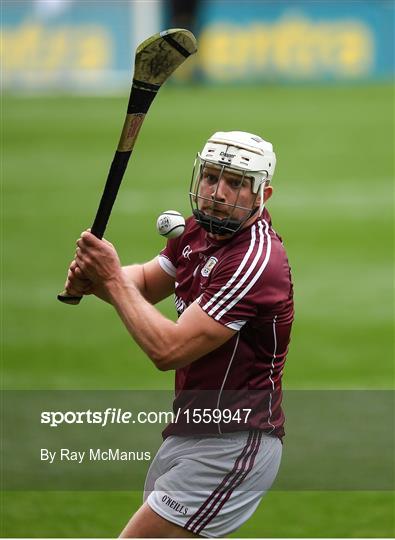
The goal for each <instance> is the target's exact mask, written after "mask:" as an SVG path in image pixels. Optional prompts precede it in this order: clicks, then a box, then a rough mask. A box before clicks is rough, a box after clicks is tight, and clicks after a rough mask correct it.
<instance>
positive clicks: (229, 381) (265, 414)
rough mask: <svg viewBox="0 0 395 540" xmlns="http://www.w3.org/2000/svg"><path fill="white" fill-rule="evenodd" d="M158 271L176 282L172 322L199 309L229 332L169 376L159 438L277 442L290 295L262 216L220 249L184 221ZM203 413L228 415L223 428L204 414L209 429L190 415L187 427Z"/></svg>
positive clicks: (284, 263) (285, 269)
mask: <svg viewBox="0 0 395 540" xmlns="http://www.w3.org/2000/svg"><path fill="white" fill-rule="evenodd" d="M159 263H160V265H161V267H162V268H163V269H164V270H165V271H166V272H167V273H168V274H170V275H171V276H173V277H174V278H175V305H176V310H177V312H178V314H179V315H181V313H182V312H183V311H184V310H185V309H186V308H187V307H188V306H189V305H190V304H192V302H198V303H199V305H200V307H201V308H202V309H203V310H204V311H205V312H206V313H207V315H208V316H210V317H212V318H213V319H214V320H215V321H217V322H219V323H220V324H223V325H225V326H227V327H229V328H231V329H234V330H236V333H235V335H234V336H233V337H232V338H231V339H230V340H228V341H227V342H226V343H225V344H224V345H222V346H221V347H219V348H218V349H216V350H215V351H212V352H211V353H209V354H207V355H205V356H203V357H201V358H199V359H198V360H196V361H195V362H192V363H191V364H189V365H188V366H186V367H184V368H180V369H177V370H176V379H175V391H176V395H175V400H174V413H175V414H176V417H177V418H176V420H175V421H174V422H173V423H171V424H170V425H169V426H167V428H166V429H165V430H164V432H163V434H164V436H165V437H166V436H168V435H186V434H192V433H218V432H219V433H222V432H226V431H228V432H229V431H238V430H248V429H260V430H263V431H265V432H267V433H272V434H273V435H277V436H278V437H280V438H281V437H282V436H283V434H284V430H283V424H284V414H283V411H282V409H281V399H282V392H281V377H282V373H283V368H284V363H285V359H286V354H287V351H288V344H289V341H290V333H291V326H292V321H293V290H292V282H291V274H290V268H289V264H288V259H287V255H286V253H285V249H284V246H283V244H282V241H281V238H280V237H279V236H278V235H277V234H276V232H275V231H274V230H273V229H272V226H271V220H270V216H269V213H268V212H267V210H265V211H264V213H263V215H262V217H261V218H258V219H257V221H255V223H253V224H252V225H251V226H249V227H247V228H246V229H243V230H241V231H240V232H239V233H237V234H235V235H234V236H232V237H231V238H230V239H226V240H220V241H218V240H213V239H211V238H210V237H209V236H208V233H207V232H206V231H205V230H204V229H202V228H201V227H200V226H199V225H198V224H197V223H196V222H195V220H194V218H189V219H188V220H187V222H186V227H185V231H184V234H183V235H182V236H180V237H179V238H176V239H172V240H169V241H168V243H167V246H166V247H165V249H164V250H163V251H162V252H161V254H160V255H159ZM204 408H206V409H208V410H209V411H212V410H214V409H216V410H218V409H219V410H225V409H227V410H230V411H232V413H234V414H233V417H232V418H231V421H229V417H228V416H226V415H225V416H226V418H225V416H224V418H219V417H218V416H217V415H214V414H212V413H211V412H209V413H207V414H208V416H207V417H206V419H207V420H210V418H211V421H210V422H209V421H207V422H204V421H202V420H201V421H199V415H198V414H197V415H195V420H197V422H194V421H193V419H192V414H193V411H194V410H195V409H201V411H200V412H203V411H202V409H204ZM187 409H189V413H188V412H186V410H187ZM244 409H246V410H248V409H250V413H248V415H247V413H246V412H245V411H244V412H243V410H244ZM237 411H239V413H237ZM246 416H248V418H247V419H246V418H245V417H246ZM214 417H215V418H214ZM238 417H239V419H238Z"/></svg>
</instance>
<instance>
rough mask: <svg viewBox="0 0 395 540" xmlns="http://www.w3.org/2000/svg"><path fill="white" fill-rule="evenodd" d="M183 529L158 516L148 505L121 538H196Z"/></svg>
mask: <svg viewBox="0 0 395 540" xmlns="http://www.w3.org/2000/svg"><path fill="white" fill-rule="evenodd" d="M196 537H197V535H196V534H193V533H191V532H189V531H187V530H186V529H184V528H183V527H180V526H179V525H176V524H175V523H171V522H170V521H167V519H164V518H163V517H161V516H159V515H158V514H156V513H155V512H154V511H153V510H152V509H151V508H150V507H149V506H148V504H147V503H144V504H143V506H141V507H140V508H139V510H138V511H137V512H136V513H135V514H134V516H133V517H132V518H131V519H130V520H129V522H128V524H127V525H126V527H125V528H124V530H123V531H122V532H121V534H120V538H196Z"/></svg>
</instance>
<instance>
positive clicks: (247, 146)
mask: <svg viewBox="0 0 395 540" xmlns="http://www.w3.org/2000/svg"><path fill="white" fill-rule="evenodd" d="M206 164H209V165H213V166H214V167H216V168H219V169H220V171H221V173H220V175H222V174H223V172H224V171H229V172H232V173H233V174H237V175H238V174H240V175H241V176H242V177H243V178H244V177H247V178H251V189H252V192H253V193H255V200H256V199H257V197H258V195H259V196H260V201H261V202H260V205H257V206H255V204H253V206H252V207H251V208H243V207H241V206H239V205H238V204H237V201H236V203H235V204H234V205H233V209H231V211H230V214H229V216H228V217H226V218H225V219H219V218H218V217H213V216H211V215H207V214H205V213H204V212H203V211H202V210H201V207H200V204H199V202H201V201H203V199H204V197H202V196H201V195H200V182H201V179H202V171H203V169H204V167H205V166H206ZM275 167H276V155H275V153H274V152H273V145H272V144H271V143H270V142H267V141H264V140H263V139H262V138H261V137H259V136H258V135H253V134H252V133H246V132H244V131H227V132H224V131H217V132H216V133H214V135H212V136H211V137H210V138H209V139H208V141H207V143H206V144H205V146H204V148H203V150H202V151H201V152H200V153H198V154H197V158H196V160H195V166H194V170H193V174H192V180H191V187H190V192H189V195H190V201H191V206H192V211H193V214H194V216H195V219H196V221H197V222H198V223H199V224H200V225H201V226H202V227H203V228H204V229H206V230H207V231H209V232H211V233H214V234H219V235H224V234H225V235H226V234H234V233H235V232H237V231H238V230H240V229H241V227H242V225H243V224H244V223H245V222H246V221H247V220H248V219H249V218H250V217H251V216H252V215H253V214H254V213H255V212H256V211H257V210H259V213H262V211H263V208H264V197H263V191H264V187H265V185H267V184H268V183H269V182H270V181H271V180H272V178H273V174H274V169H275ZM218 183H219V181H218ZM215 197H216V195H215ZM215 197H214V199H213V201H214V202H215ZM226 206H228V207H229V206H232V205H226ZM235 208H241V209H242V210H244V212H245V217H244V218H243V219H242V220H237V219H234V218H233V213H234V210H235Z"/></svg>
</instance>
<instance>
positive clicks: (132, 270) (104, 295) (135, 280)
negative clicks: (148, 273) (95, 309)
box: [94, 264, 146, 304]
mask: <svg viewBox="0 0 395 540" xmlns="http://www.w3.org/2000/svg"><path fill="white" fill-rule="evenodd" d="M122 274H123V276H124V279H125V281H126V283H130V284H133V285H134V286H135V287H136V288H137V290H138V291H139V292H140V294H142V295H143V296H144V298H146V287H145V279H144V271H143V267H142V265H140V264H134V265H129V266H123V267H122ZM94 294H95V296H97V297H98V298H100V299H101V300H104V302H107V303H109V304H112V299H111V298H110V296H109V294H108V291H107V289H106V288H105V287H103V286H101V285H99V286H97V287H96V288H95V290H94Z"/></svg>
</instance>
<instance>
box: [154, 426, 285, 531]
mask: <svg viewBox="0 0 395 540" xmlns="http://www.w3.org/2000/svg"><path fill="white" fill-rule="evenodd" d="M281 453H282V445H281V442H280V440H279V439H278V438H277V437H271V436H269V435H266V434H265V433H262V432H261V431H250V432H248V431H240V432H235V433H227V434H223V435H214V436H206V435H205V436H188V437H178V436H177V437H176V436H171V437H168V438H167V439H165V441H164V442H163V444H162V446H161V447H160V448H159V450H158V453H157V454H156V456H155V458H154V460H153V461H152V463H151V466H150V469H149V471H148V474H147V479H146V483H145V488H144V501H146V502H147V503H148V505H149V506H150V507H151V508H152V510H154V512H156V513H157V514H159V515H160V516H162V517H163V518H165V519H167V520H168V521H170V522H172V523H176V524H177V525H180V526H181V527H184V528H185V529H187V530H188V531H191V532H193V533H195V534H198V535H200V536H204V537H207V538H217V537H224V536H228V535H229V534H230V533H232V532H233V531H235V530H236V529H238V528H239V527H240V526H241V525H242V524H243V523H244V522H245V521H246V520H247V519H248V518H249V517H250V516H251V515H252V514H253V513H254V511H255V509H256V508H257V506H258V504H259V502H260V500H261V499H262V497H263V495H264V494H265V493H266V491H268V489H270V487H271V485H272V483H273V482H274V479H275V478H276V475H277V472H278V468H279V466H280V461H281Z"/></svg>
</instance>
